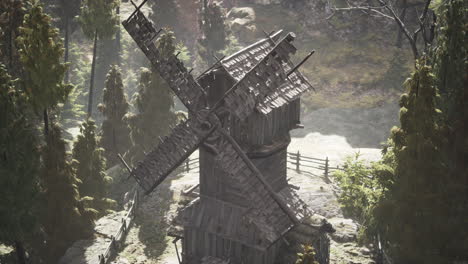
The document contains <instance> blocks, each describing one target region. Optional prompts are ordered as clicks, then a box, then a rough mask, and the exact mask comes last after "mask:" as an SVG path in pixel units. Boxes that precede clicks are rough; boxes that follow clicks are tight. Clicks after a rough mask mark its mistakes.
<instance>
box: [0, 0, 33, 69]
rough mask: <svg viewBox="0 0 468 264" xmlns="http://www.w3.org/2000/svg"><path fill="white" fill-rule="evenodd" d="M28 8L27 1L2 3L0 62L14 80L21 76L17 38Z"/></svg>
mask: <svg viewBox="0 0 468 264" xmlns="http://www.w3.org/2000/svg"><path fill="white" fill-rule="evenodd" d="M27 7H28V1H26V0H6V1H0V28H1V30H0V61H1V62H3V64H4V65H5V66H6V67H7V70H8V71H9V73H10V74H11V75H12V76H13V77H14V78H16V77H18V76H19V73H20V69H21V65H20V63H19V55H18V48H17V46H16V38H17V37H18V35H19V34H20V33H19V27H20V26H21V25H22V24H23V16H24V14H25V13H26V9H27Z"/></svg>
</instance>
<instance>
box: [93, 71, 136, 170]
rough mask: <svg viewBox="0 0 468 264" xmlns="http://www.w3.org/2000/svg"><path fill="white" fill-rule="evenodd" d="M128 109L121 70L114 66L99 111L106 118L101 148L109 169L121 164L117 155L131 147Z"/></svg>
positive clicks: (109, 74)
mask: <svg viewBox="0 0 468 264" xmlns="http://www.w3.org/2000/svg"><path fill="white" fill-rule="evenodd" d="M128 107H129V105H128V103H127V98H126V96H125V93H124V89H123V84H122V75H121V73H120V68H119V67H118V66H116V65H114V66H113V67H112V68H111V70H110V71H109V73H108V74H107V80H106V88H105V89H104V96H103V104H101V105H99V110H100V111H101V112H102V113H103V114H104V117H105V120H104V121H103V123H102V136H101V146H102V147H103V148H104V149H105V152H104V156H105V158H106V160H107V165H108V167H111V166H113V165H115V164H117V163H119V159H118V158H117V155H118V154H124V153H125V152H127V151H128V150H129V149H130V147H131V140H130V128H129V127H128V125H127V122H126V117H125V115H126V114H127V111H128Z"/></svg>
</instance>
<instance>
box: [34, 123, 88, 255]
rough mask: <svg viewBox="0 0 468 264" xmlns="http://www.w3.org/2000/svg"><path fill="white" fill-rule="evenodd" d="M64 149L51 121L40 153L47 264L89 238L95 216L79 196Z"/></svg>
mask: <svg viewBox="0 0 468 264" xmlns="http://www.w3.org/2000/svg"><path fill="white" fill-rule="evenodd" d="M65 149H66V143H65V141H64V140H63V139H62V135H61V131H60V127H58V126H57V125H55V124H54V125H52V126H51V129H50V131H49V133H48V135H47V136H46V146H45V147H44V149H43V153H42V160H43V164H44V165H43V169H42V176H41V183H42V188H43V192H44V194H43V196H44V200H45V204H44V210H43V212H42V213H43V217H42V226H43V228H44V231H45V233H46V245H47V246H46V252H44V253H45V259H46V262H47V263H55V262H56V261H57V259H58V258H59V257H60V256H61V255H63V253H64V251H65V250H66V249H67V248H68V247H69V246H70V244H71V243H72V242H74V241H76V240H78V239H84V238H87V237H89V236H90V235H91V234H92V233H93V226H94V222H93V219H94V218H95V217H96V215H97V212H96V211H95V210H93V209H90V208H88V207H87V206H86V204H85V203H84V201H83V200H82V199H81V197H80V193H79V190H78V185H79V184H80V181H79V179H78V178H77V177H76V171H75V168H74V167H75V166H76V165H75V166H74V165H73V163H72V161H71V160H70V158H71V157H70V154H69V153H67V152H66V150H65Z"/></svg>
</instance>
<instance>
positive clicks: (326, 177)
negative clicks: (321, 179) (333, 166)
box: [325, 156, 328, 179]
mask: <svg viewBox="0 0 468 264" xmlns="http://www.w3.org/2000/svg"><path fill="white" fill-rule="evenodd" d="M325 179H328V156H327V157H326V158H325Z"/></svg>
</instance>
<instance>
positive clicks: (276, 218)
mask: <svg viewBox="0 0 468 264" xmlns="http://www.w3.org/2000/svg"><path fill="white" fill-rule="evenodd" d="M278 194H279V195H280V196H282V198H283V199H284V200H285V201H286V203H287V205H288V206H289V207H290V208H291V209H293V211H294V212H295V213H296V214H297V217H298V219H299V220H302V219H303V218H304V217H305V216H306V215H309V214H310V212H308V211H307V208H306V207H305V204H304V203H303V202H302V201H301V200H300V199H299V197H298V196H297V195H296V194H295V192H294V191H293V190H291V189H290V188H289V187H286V188H284V189H283V190H281V191H280V192H279V193H278ZM214 208H216V210H214ZM178 219H179V221H177V224H179V225H183V226H188V227H191V228H197V229H200V230H203V231H205V232H208V233H212V234H216V235H219V236H222V237H225V238H228V239H231V240H233V241H238V242H240V243H242V244H247V245H249V246H251V247H253V248H257V249H259V250H265V249H267V248H269V247H270V246H271V245H272V244H274V243H275V242H276V241H278V240H279V239H280V238H281V237H283V236H284V235H285V234H286V233H287V232H288V231H289V230H291V229H292V228H293V225H292V224H290V222H289V221H288V220H287V219H285V217H284V215H283V214H281V213H279V212H277V213H272V214H265V212H264V211H263V210H258V209H255V208H244V207H241V206H238V205H235V204H231V203H228V202H225V201H222V200H218V199H215V198H211V197H206V196H202V197H201V198H198V199H196V200H194V201H193V202H192V203H190V204H189V205H188V206H187V207H186V208H185V209H184V210H183V211H182V212H181V214H179V216H178ZM179 229H181V228H179Z"/></svg>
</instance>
